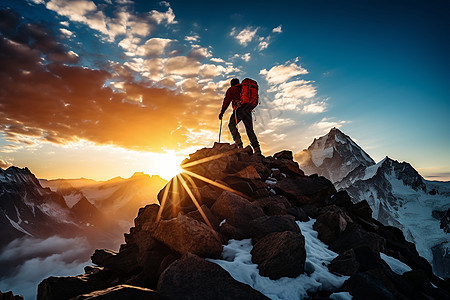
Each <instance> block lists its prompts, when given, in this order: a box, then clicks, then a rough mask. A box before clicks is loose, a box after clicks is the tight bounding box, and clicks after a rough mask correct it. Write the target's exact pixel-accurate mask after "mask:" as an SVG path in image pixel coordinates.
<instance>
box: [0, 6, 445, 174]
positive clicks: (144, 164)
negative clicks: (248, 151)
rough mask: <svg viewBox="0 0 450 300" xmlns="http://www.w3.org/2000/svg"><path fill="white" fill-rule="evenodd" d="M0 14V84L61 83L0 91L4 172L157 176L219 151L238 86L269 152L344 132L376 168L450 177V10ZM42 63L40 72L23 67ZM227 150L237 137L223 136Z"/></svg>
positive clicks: (108, 9) (16, 9)
mask: <svg viewBox="0 0 450 300" xmlns="http://www.w3.org/2000/svg"><path fill="white" fill-rule="evenodd" d="M0 3H1V7H0V8H1V9H7V10H5V11H6V12H5V14H6V15H8V16H9V15H15V16H16V18H19V19H20V21H19V23H18V24H19V25H17V24H16V25H15V27H14V26H12V25H11V24H9V23H8V24H6V25H4V26H3V27H2V37H3V43H4V47H3V48H1V49H0V50H2V51H9V52H5V53H7V55H6V56H4V57H6V58H8V59H9V61H13V62H17V63H16V64H15V65H14V63H11V65H12V66H8V67H7V68H6V67H5V68H3V70H1V69H0V72H2V73H3V74H12V73H14V74H16V73H17V72H16V71H17V70H25V71H26V72H31V75H30V76H33V75H36V77H33V78H39V76H38V74H41V73H39V72H42V73H43V74H46V75H47V76H49V77H51V80H52V81H49V82H55V83H54V84H53V87H54V88H51V89H50V88H48V85H49V84H51V83H49V84H47V85H45V84H44V83H42V82H41V81H39V80H37V79H29V80H25V79H24V76H25V75H24V72H22V73H21V74H20V72H19V73H17V74H19V75H17V76H18V77H17V78H15V77H14V76H13V78H14V85H17V86H18V87H20V85H19V83H22V84H26V83H27V82H28V83H29V85H30V86H31V85H33V84H35V85H34V87H35V89H34V92H33V96H32V97H26V96H25V95H29V94H26V93H25V92H24V93H23V94H21V95H16V93H15V92H12V91H13V90H14V89H13V88H12V87H10V85H11V84H6V82H7V81H3V84H4V85H5V86H3V87H0V89H2V93H0V97H1V98H0V105H3V107H4V113H3V115H2V114H1V113H0V117H1V118H0V122H1V123H0V126H1V127H0V131H1V132H2V133H3V136H2V138H1V139H0V147H1V150H0V151H1V152H0V159H1V162H2V164H3V167H5V166H7V165H9V164H14V165H18V166H28V167H30V169H31V170H32V171H33V172H34V173H36V174H37V175H38V176H40V177H47V178H55V177H81V176H84V177H93V178H95V179H106V178H111V177H114V176H117V175H121V176H125V177H126V176H129V175H131V174H132V173H133V172H134V171H141V170H143V171H146V172H147V173H154V174H155V173H156V174H157V173H158V170H157V169H158V168H160V166H159V164H160V163H161V160H162V159H165V158H167V157H172V158H174V159H172V160H176V161H178V160H179V159H181V158H182V156H183V155H185V154H188V153H190V152H192V151H193V150H195V149H197V148H199V147H202V146H210V145H212V143H213V142H214V140H217V134H218V126H219V122H218V120H217V114H218V112H219V109H220V104H221V100H222V98H223V93H224V91H225V90H226V88H227V86H228V82H229V79H231V78H232V77H235V76H237V77H239V78H243V77H251V78H254V79H256V80H257V81H258V82H259V84H260V88H261V91H260V95H261V98H262V101H263V103H262V104H261V106H260V107H259V108H258V109H257V110H256V122H255V123H256V132H257V135H258V136H259V138H260V140H261V144H262V149H263V152H264V153H265V154H269V155H270V154H273V153H274V152H275V151H279V150H282V149H291V150H292V151H294V152H299V151H301V150H302V149H304V148H307V147H308V146H309V144H310V143H311V142H312V140H313V139H314V137H319V136H321V135H323V134H325V133H327V132H328V131H329V130H330V129H331V128H332V127H334V126H336V127H339V128H340V129H341V130H342V131H343V132H344V133H346V134H347V135H349V136H351V137H352V138H353V139H354V140H355V141H356V142H357V143H359V144H360V146H362V147H363V148H364V149H365V150H366V151H367V152H368V153H369V154H370V155H371V156H372V158H373V159H374V160H376V161H379V160H381V159H383V158H384V157H385V156H386V155H387V156H389V157H391V158H393V159H397V160H400V161H408V162H410V163H411V164H412V165H413V166H414V167H415V168H416V169H418V171H419V172H420V173H421V174H422V175H424V176H425V177H427V178H430V179H431V178H438V179H444V180H449V179H450V154H449V149H450V134H449V129H450V121H449V117H448V116H449V113H450V101H449V98H450V97H449V96H450V85H449V78H450V71H449V70H450V59H449V58H448V53H450V41H449V39H450V21H449V18H448V12H449V4H448V2H447V1H431V2H425V1H285V2H283V3H274V2H273V1H271V2H268V1H267V2H264V1H262V2H261V1H246V2H245V3H246V5H245V6H244V5H242V4H241V2H240V1H227V2H220V3H219V2H214V1H209V2H206V1H168V2H151V1H114V0H108V1H106V0H104V1H94V2H92V1H90V0H80V1H68V0H51V1H47V0H46V1H44V0H28V1H25V0H24V1H1V2H0ZM5 20H6V18H5ZM8 20H9V19H8ZM20 24H22V25H23V24H32V26H31V25H30V26H28V27H26V26H22V27H23V28H25V29H26V30H24V29H20V28H21V27H20V26H21V25H20ZM8 26H9V27H8ZM11 28H12V29H11ZM27 28H28V29H27ZM30 28H32V29H33V30H34V31H33V30H30ZM8 30H9V31H8ZM11 30H12V31H14V34H13V33H11V32H12V31H11ZM36 32H40V34H38V35H36ZM44 33H45V34H44ZM44 36H45V38H44ZM40 39H42V41H41V43H37V42H36V41H40ZM8 41H14V42H15V43H8ZM21 43H22V44H21ZM42 45H46V46H45V47H44V46H42ZM49 45H51V46H49ZM21 47H22V48H21ZM23 47H28V48H29V49H28V50H30V51H28V52H26V51H22V50H23ZM21 49H22V50H21ZM55 49H56V50H55ZM11 53H14V54H11ZM32 53H34V54H32ZM36 53H38V54H39V56H40V57H41V58H42V62H41V63H39V62H38V60H35V61H34V64H32V63H30V64H29V65H26V66H21V64H20V62H23V61H28V60H27V59H26V58H27V55H29V56H30V57H32V55H37V54H36ZM56 54H57V55H58V56H56ZM21 55H22V56H23V57H21ZM0 57H1V56H0ZM10 57H11V58H10ZM55 57H56V58H55ZM6 58H5V59H6ZM0 68H1V67H0ZM27 76H28V73H27ZM41 78H42V77H41ZM83 78H85V79H84V80H85V82H83ZM56 82H57V83H56ZM78 83H79V84H78ZM6 86H8V87H9V88H6ZM22 86H23V85H22ZM56 87H57V88H56ZM75 87H76V88H77V89H83V87H85V88H86V91H89V93H90V94H86V95H79V94H78V93H77V92H75V91H74V89H75ZM104 87H106V89H107V91H105V90H104V89H103V88H104ZM16 90H17V89H16ZM68 91H69V92H68ZM28 93H30V92H28ZM108 93H109V94H108ZM106 94H108V95H106ZM118 94H120V96H117V95H118ZM162 94H164V97H163V96H162ZM166 94H167V95H166ZM94 95H95V97H100V98H101V97H105V99H107V98H108V97H109V99H111V100H110V102H111V103H109V102H108V101H106V102H105V101H103V102H102V101H100V100H96V99H94V98H95V97H94ZM166 97H167V98H166ZM25 98H26V99H25ZM116 98H117V99H116ZM119 98H120V99H119ZM43 99H44V100H43ZM102 99H103V98H102ZM12 101H16V102H14V103H16V104H15V105H12V104H11V102H12ZM59 102H61V103H64V105H63V106H61V105H59V106H58V105H57V103H59ZM17 103H18V104H17ZM129 103H133V105H134V106H133V107H129ZM19 104H20V105H19ZM34 105H41V106H42V107H41V108H39V113H40V114H38V113H37V111H33V110H32V107H34ZM163 105H164V106H167V107H164V109H163V108H162V106H163ZM94 108H95V109H94ZM58 109H60V111H58ZM94 112H96V113H94ZM229 113H231V112H230V111H228V114H229ZM42 115H46V116H48V117H47V118H43V117H42ZM51 116H54V117H55V116H56V118H57V119H56V120H55V121H52V120H51ZM143 136H145V139H144V138H142V137H143ZM223 138H224V139H225V140H227V141H231V140H230V135H229V134H228V132H227V130H226V127H225V126H224V137H223ZM175 157H176V158H177V159H175ZM94 166H96V167H94ZM99 169H100V170H102V171H101V172H100V171H98V170H99ZM433 176H437V177H433Z"/></svg>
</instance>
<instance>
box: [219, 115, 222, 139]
mask: <svg viewBox="0 0 450 300" xmlns="http://www.w3.org/2000/svg"><path fill="white" fill-rule="evenodd" d="M221 135H222V119H220V129H219V143H220V136H221Z"/></svg>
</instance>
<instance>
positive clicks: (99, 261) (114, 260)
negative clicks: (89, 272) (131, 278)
mask: <svg viewBox="0 0 450 300" xmlns="http://www.w3.org/2000/svg"><path fill="white" fill-rule="evenodd" d="M138 252H139V249H138V247H137V246H136V245H134V246H133V247H127V248H125V250H123V251H122V252H118V253H116V252H114V251H112V250H109V249H97V250H95V252H94V254H93V255H92V256H91V260H92V263H94V264H96V265H97V266H101V267H105V268H108V269H112V270H114V271H117V272H119V273H125V274H131V273H135V272H137V271H138V270H139V266H138V263H137V256H138Z"/></svg>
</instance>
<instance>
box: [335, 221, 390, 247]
mask: <svg viewBox="0 0 450 300" xmlns="http://www.w3.org/2000/svg"><path fill="white" fill-rule="evenodd" d="M363 245H366V246H368V247H369V248H370V249H372V251H374V252H378V253H379V252H383V250H384V249H385V247H386V240H385V239H384V238H383V237H381V236H379V235H378V234H376V233H373V232H368V231H366V230H364V228H362V226H361V225H359V224H356V223H349V224H348V225H347V227H346V229H345V231H344V232H343V233H341V234H340V235H339V236H338V238H337V239H336V240H335V241H334V242H332V243H331V244H330V245H329V248H330V250H332V251H334V252H336V253H339V254H340V253H343V252H345V251H347V250H349V249H351V248H356V247H358V246H363Z"/></svg>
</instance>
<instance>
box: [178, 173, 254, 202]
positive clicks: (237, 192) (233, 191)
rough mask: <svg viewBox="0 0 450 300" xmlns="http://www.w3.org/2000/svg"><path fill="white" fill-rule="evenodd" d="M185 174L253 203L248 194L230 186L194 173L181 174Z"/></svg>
mask: <svg viewBox="0 0 450 300" xmlns="http://www.w3.org/2000/svg"><path fill="white" fill-rule="evenodd" d="M183 173H185V174H187V175H189V176H192V177H195V178H197V179H200V180H202V181H204V182H206V183H209V184H211V185H214V186H216V187H218V188H221V189H223V190H225V191H229V192H232V193H234V194H236V195H239V196H241V197H243V198H245V199H247V200H250V201H253V198H252V197H250V196H248V195H246V194H244V193H241V192H239V191H236V190H235V189H233V188H230V187H229V186H226V185H223V184H221V183H219V182H215V181H213V180H211V179H209V178H207V177H204V176H202V175H199V174H196V173H194V172H191V171H187V170H183V172H182V173H181V174H183Z"/></svg>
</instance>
